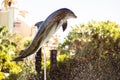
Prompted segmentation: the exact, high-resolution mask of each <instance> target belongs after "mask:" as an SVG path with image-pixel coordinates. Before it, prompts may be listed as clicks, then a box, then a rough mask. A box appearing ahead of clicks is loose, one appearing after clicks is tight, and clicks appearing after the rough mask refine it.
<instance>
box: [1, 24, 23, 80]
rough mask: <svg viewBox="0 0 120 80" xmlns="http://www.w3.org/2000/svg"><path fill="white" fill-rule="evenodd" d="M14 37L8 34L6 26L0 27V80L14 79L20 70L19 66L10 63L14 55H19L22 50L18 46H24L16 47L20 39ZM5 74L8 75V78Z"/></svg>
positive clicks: (12, 34)
mask: <svg viewBox="0 0 120 80" xmlns="http://www.w3.org/2000/svg"><path fill="white" fill-rule="evenodd" d="M15 35H17V34H14V33H10V32H9V31H8V29H7V27H6V26H3V27H0V75H1V76H0V80H1V79H9V80H11V78H13V77H14V78H16V77H17V74H18V73H19V72H20V71H21V70H22V68H21V67H22V66H21V65H19V64H16V63H15V62H12V61H11V60H12V58H13V57H14V56H15V53H19V52H20V50H21V49H22V47H19V46H21V45H24V44H19V45H18V43H20V40H21V41H22V37H19V36H15ZM18 38H19V41H18ZM17 41H18V42H17ZM18 47H19V49H18ZM6 74H9V77H7V76H6Z"/></svg>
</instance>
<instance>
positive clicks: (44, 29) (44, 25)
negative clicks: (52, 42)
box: [13, 8, 77, 61]
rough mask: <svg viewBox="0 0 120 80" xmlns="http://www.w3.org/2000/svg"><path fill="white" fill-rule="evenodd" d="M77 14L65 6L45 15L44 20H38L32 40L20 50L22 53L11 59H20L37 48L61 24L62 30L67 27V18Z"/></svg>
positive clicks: (74, 16)
mask: <svg viewBox="0 0 120 80" xmlns="http://www.w3.org/2000/svg"><path fill="white" fill-rule="evenodd" d="M76 17H77V16H76V15H75V14H74V13H73V12H72V11H71V10H70V9H67V8H62V9H59V10H57V11H55V12H53V13H52V14H51V15H49V16H48V17H47V19H46V20H45V21H42V22H38V23H37V24H36V25H37V26H38V25H39V28H38V32H37V34H36V35H35V37H34V39H33V40H32V42H31V44H30V45H29V46H28V47H27V48H26V49H25V50H23V51H22V53H21V54H20V55H19V56H18V57H17V58H15V59H13V61H21V60H23V59H24V58H26V57H27V56H29V55H31V54H33V53H35V52H36V51H37V50H39V49H40V48H41V47H42V45H43V44H44V43H46V42H47V41H48V40H49V39H50V37H52V35H53V34H54V33H55V32H56V31H57V30H58V29H59V28H60V27H61V26H62V28H63V31H65V29H66V28H67V19H70V18H76Z"/></svg>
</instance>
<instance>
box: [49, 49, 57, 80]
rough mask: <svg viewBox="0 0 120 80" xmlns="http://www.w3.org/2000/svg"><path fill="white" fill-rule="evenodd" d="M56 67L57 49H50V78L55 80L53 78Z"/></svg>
mask: <svg viewBox="0 0 120 80" xmlns="http://www.w3.org/2000/svg"><path fill="white" fill-rule="evenodd" d="M56 69H57V50H51V51H50V78H51V80H56V79H55V77H56V76H55V74H56Z"/></svg>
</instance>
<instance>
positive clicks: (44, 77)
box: [44, 49, 47, 80]
mask: <svg viewBox="0 0 120 80" xmlns="http://www.w3.org/2000/svg"><path fill="white" fill-rule="evenodd" d="M46 62H47V60H46V51H45V49H44V80H46Z"/></svg>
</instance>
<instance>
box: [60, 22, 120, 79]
mask: <svg viewBox="0 0 120 80" xmlns="http://www.w3.org/2000/svg"><path fill="white" fill-rule="evenodd" d="M66 46H67V47H68V48H66ZM60 49H61V52H63V53H64V51H65V50H66V51H67V53H69V52H70V51H73V52H74V57H73V59H72V60H69V61H67V62H66V63H64V62H63V64H64V66H62V67H65V66H67V65H69V66H68V67H66V70H67V69H68V72H69V71H70V73H69V74H68V73H66V74H64V75H70V76H69V77H68V78H66V79H67V80H77V78H78V79H82V80H91V79H92V80H96V79H100V80H103V79H104V80H119V79H120V77H119V76H120V75H119V74H120V73H119V72H120V66H119V65H120V26H119V25H118V24H116V23H115V22H111V21H106V22H103V21H101V22H95V21H93V22H90V23H88V24H81V25H80V26H75V27H73V28H72V31H71V32H70V33H69V35H68V36H67V38H66V39H65V42H64V43H63V44H61V45H60ZM65 53H66V52H65ZM62 67H61V68H60V69H62ZM70 67H71V68H72V69H71V68H70ZM62 71H64V69H62ZM66 72H67V71H66ZM78 73H79V74H78ZM59 79H60V77H59ZM61 80H62V79H61ZM64 80H65V79H64Z"/></svg>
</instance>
